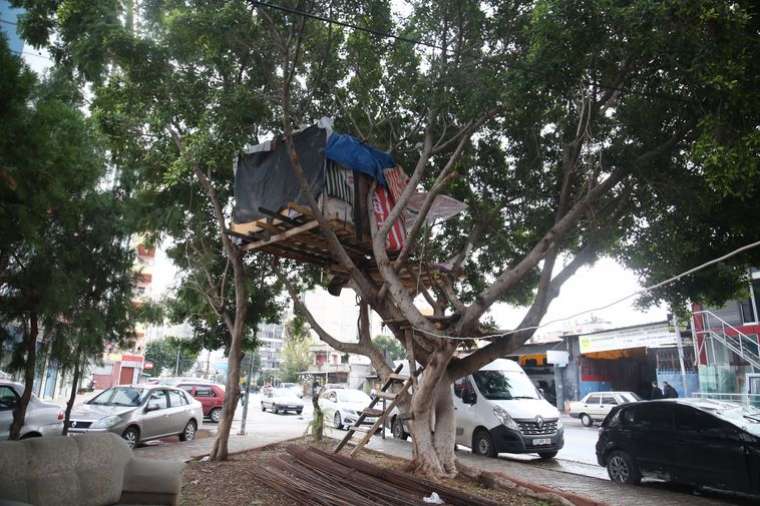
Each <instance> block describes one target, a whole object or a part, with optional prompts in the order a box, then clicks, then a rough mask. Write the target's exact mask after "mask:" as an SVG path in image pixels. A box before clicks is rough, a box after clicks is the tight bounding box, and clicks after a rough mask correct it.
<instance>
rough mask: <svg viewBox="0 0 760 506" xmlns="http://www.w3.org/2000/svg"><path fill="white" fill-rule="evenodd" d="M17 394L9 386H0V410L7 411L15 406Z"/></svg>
mask: <svg viewBox="0 0 760 506" xmlns="http://www.w3.org/2000/svg"><path fill="white" fill-rule="evenodd" d="M16 403H18V396H17V395H16V392H14V391H13V389H12V388H11V387H7V386H0V411H9V410H12V409H14V408H15V407H16Z"/></svg>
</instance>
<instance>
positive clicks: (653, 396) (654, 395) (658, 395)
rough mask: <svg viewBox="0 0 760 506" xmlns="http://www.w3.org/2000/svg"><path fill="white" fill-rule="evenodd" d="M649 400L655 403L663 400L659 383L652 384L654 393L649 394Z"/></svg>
mask: <svg viewBox="0 0 760 506" xmlns="http://www.w3.org/2000/svg"><path fill="white" fill-rule="evenodd" d="M649 398H650V399H652V400H653V401H655V400H657V399H662V390H660V387H658V386H657V382H656V381H653V382H652V392H651V393H650V394H649Z"/></svg>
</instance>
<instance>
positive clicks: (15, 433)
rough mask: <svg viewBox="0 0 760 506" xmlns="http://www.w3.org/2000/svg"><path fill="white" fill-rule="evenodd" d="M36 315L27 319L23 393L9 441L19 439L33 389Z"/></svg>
mask: <svg viewBox="0 0 760 506" xmlns="http://www.w3.org/2000/svg"><path fill="white" fill-rule="evenodd" d="M38 334H39V328H38V327H37V315H36V314H35V313H32V315H31V317H30V318H29V333H28V334H27V335H26V339H25V340H24V344H25V345H26V367H25V368H24V393H23V394H21V399H20V400H19V403H18V406H17V407H16V409H15V410H14V411H13V423H12V424H11V430H10V436H9V439H14V440H15V439H19V438H20V437H21V428H22V427H23V426H24V419H25V418H26V407H27V406H28V405H29V400H30V399H31V398H32V388H33V387H34V370H35V366H36V365H37V360H36V358H37V335H38Z"/></svg>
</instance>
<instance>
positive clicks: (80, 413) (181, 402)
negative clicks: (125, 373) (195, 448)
mask: <svg viewBox="0 0 760 506" xmlns="http://www.w3.org/2000/svg"><path fill="white" fill-rule="evenodd" d="M202 420H203V408H202V407H201V403H200V402H198V401H196V400H195V399H193V398H192V397H191V396H190V395H189V394H188V393H187V392H185V391H184V390H180V389H178V388H173V387H168V386H161V385H131V386H118V387H112V388H109V389H108V390H105V391H103V392H102V393H101V394H100V395H98V396H97V397H95V398H93V399H91V400H89V401H87V402H86V403H84V404H80V405H79V406H76V407H75V408H74V409H73V410H72V412H71V420H70V421H69V432H70V433H74V434H76V433H83V432H106V431H108V432H114V433H116V434H119V435H120V436H121V437H123V438H124V439H125V440H126V441H127V444H128V445H129V446H130V448H134V447H135V445H136V444H137V443H139V442H141V441H147V440H150V439H158V438H162V437H167V436H179V439H180V441H192V440H193V439H195V432H196V431H197V430H198V426H199V424H200V423H201V421H202Z"/></svg>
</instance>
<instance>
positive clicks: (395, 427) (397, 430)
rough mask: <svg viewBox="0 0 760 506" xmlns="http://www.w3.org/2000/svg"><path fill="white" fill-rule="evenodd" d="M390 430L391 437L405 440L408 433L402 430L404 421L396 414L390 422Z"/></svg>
mask: <svg viewBox="0 0 760 506" xmlns="http://www.w3.org/2000/svg"><path fill="white" fill-rule="evenodd" d="M391 432H392V433H393V437H394V438H396V439H401V440H404V441H406V439H407V438H408V437H409V434H408V433H407V432H406V431H405V430H404V423H403V422H402V421H401V418H400V417H398V416H394V417H393V423H392V424H391Z"/></svg>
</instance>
